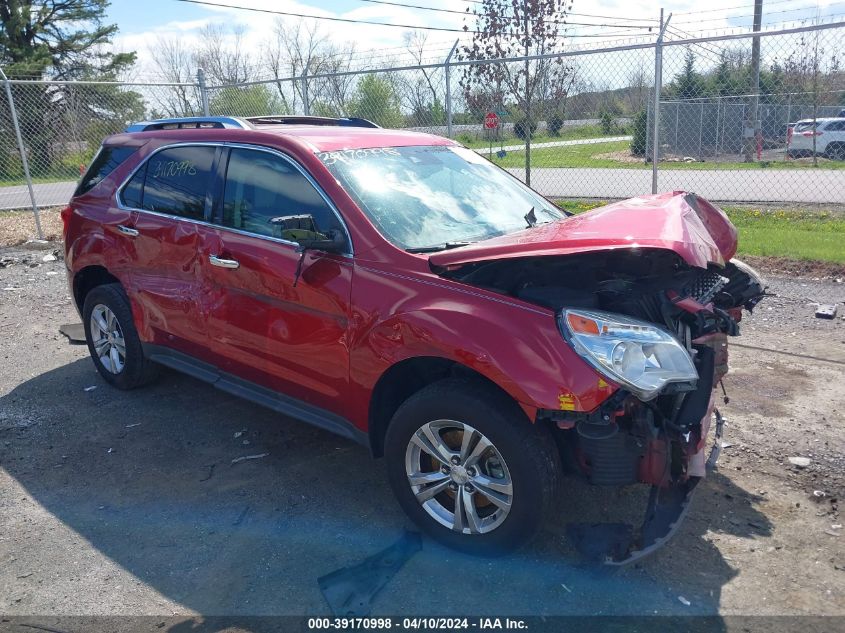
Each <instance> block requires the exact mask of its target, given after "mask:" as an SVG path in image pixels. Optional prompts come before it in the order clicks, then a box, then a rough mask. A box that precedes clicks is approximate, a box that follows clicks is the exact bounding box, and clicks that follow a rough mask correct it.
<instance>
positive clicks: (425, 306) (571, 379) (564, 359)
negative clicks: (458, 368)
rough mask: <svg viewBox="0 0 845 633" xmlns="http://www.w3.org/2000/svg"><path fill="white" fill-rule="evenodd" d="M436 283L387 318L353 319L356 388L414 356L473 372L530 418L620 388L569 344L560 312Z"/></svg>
mask: <svg viewBox="0 0 845 633" xmlns="http://www.w3.org/2000/svg"><path fill="white" fill-rule="evenodd" d="M357 281H360V277H359V278H358V279H357ZM410 281H411V280H410V279H407V278H406V282H410ZM409 285H411V284H409ZM431 285H432V284H430V283H426V284H424V285H423V286H421V287H420V288H419V289H418V290H419V292H414V293H411V292H410V291H409V290H410V289H409V288H405V292H403V293H402V295H403V296H402V298H400V299H399V300H398V301H399V304H398V305H394V306H392V309H391V310H390V312H389V314H390V316H389V317H388V318H386V319H384V320H379V319H378V315H377V314H367V313H358V314H357V315H356V316H355V317H354V318H353V325H352V327H353V334H352V336H351V337H350V343H351V347H350V357H351V383H352V388H353V390H362V391H365V392H367V393H369V392H371V391H372V389H373V388H374V386H375V385H376V383H377V382H378V379H379V378H380V377H381V376H382V374H384V372H385V371H387V370H388V369H389V368H390V367H391V366H393V365H394V364H396V363H399V362H401V361H404V360H407V359H410V358H415V357H437V358H444V359H447V360H450V361H454V362H456V363H460V364H461V365H464V366H466V367H469V368H470V369H472V370H474V371H476V372H478V373H479V374H481V375H482V376H484V377H486V378H487V379H489V380H490V381H492V382H493V383H495V384H496V385H498V386H499V387H500V388H501V389H502V390H504V391H505V392H506V393H508V394H509V395H510V396H511V397H512V398H513V399H514V400H516V401H517V402H518V403H519V404H520V405H521V406H522V408H523V410H525V411H526V413H527V414H528V415H529V417H530V418H531V419H534V417H535V415H536V411H537V409H552V410H567V411H592V410H593V409H595V408H596V407H597V406H598V405H599V404H601V402H603V401H604V400H605V399H606V398H607V397H609V396H610V395H611V394H612V393H613V392H614V391H615V390H616V389H617V386H616V385H613V384H611V383H610V382H609V381H607V380H606V379H603V377H602V376H600V375H599V374H598V373H597V372H596V371H595V370H594V369H593V368H592V367H590V366H589V365H588V364H587V363H586V362H584V361H583V360H582V359H581V358H580V357H579V356H578V355H577V354H576V353H575V352H574V351H573V350H572V348H571V347H569V345H568V344H567V343H566V342H565V341H564V339H563V337H562V336H561V334H560V331H559V330H558V327H557V323H556V318H555V315H554V313H553V312H551V311H549V310H545V309H542V308H538V307H536V306H531V305H528V304H523V303H521V302H518V301H510V300H507V299H506V298H503V297H502V296H501V295H493V294H492V293H486V292H483V291H482V292H478V291H477V289H472V290H470V289H468V288H467V287H466V286H462V285H461V284H458V283H456V282H450V281H445V280H444V281H442V283H437V284H433V285H435V286H437V287H438V288H439V289H432V288H431ZM376 294H378V293H376ZM388 294H389V293H388ZM435 294H436V295H438V296H433V295H435ZM368 295H369V296H374V295H372V294H369V293H368ZM356 306H357V307H361V303H358V304H356ZM362 399H363V398H353V401H361V400H362ZM361 413H362V412H358V415H360V414H361ZM356 417H357V416H356Z"/></svg>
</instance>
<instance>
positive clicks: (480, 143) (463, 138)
mask: <svg viewBox="0 0 845 633" xmlns="http://www.w3.org/2000/svg"><path fill="white" fill-rule="evenodd" d="M626 134H628V132H627V131H626V130H625V129H624V128H619V129H617V130H614V131H613V132H612V133H611V134H605V133H604V132H602V130H601V127H600V126H598V125H578V126H574V127H563V128H561V129H560V134H559V135H557V136H552V135H551V134H547V133H546V132H542V133H539V134H535V135H534V136H533V137H532V138H531V142H532V143H550V142H553V141H576V140H580V139H585V138H602V137H604V136H625V135H626ZM457 140H458V141H459V142H460V143H463V144H464V145H466V146H467V147H472V148H474V149H487V148H489V147H490V141H488V140H486V139H484V138H480V139H478V138H475V137H474V136H473V135H469V134H459V135H458V137H457ZM522 143H525V141H524V140H523V139H521V138H519V137H517V136H506V137H505V138H504V139H502V140H496V141H493V152H496V151H497V150H498V149H499V148H500V147H501V146H503V145H505V146H509V145H520V144H522Z"/></svg>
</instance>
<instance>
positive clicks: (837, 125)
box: [827, 121, 845, 132]
mask: <svg viewBox="0 0 845 633" xmlns="http://www.w3.org/2000/svg"><path fill="white" fill-rule="evenodd" d="M843 130H845V121H832V122H830V123H828V124H827V131H828V132H842V131H843Z"/></svg>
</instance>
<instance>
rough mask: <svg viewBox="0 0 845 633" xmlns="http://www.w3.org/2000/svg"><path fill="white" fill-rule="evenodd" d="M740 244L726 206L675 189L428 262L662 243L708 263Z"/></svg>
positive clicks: (696, 262)
mask: <svg viewBox="0 0 845 633" xmlns="http://www.w3.org/2000/svg"><path fill="white" fill-rule="evenodd" d="M736 246H737V237H736V229H735V228H734V226H733V224H731V222H730V220H728V217H727V216H726V215H725V213H724V211H722V210H721V209H719V208H718V207H716V206H714V205H713V204H711V203H709V202H708V201H707V200H705V199H704V198H701V197H700V196H697V195H695V194H693V193H687V192H684V191H671V192H667V193H661V194H657V195H649V196H641V197H638V198H631V199H629V200H623V201H622V202H616V203H614V204H609V205H607V206H604V207H599V208H598V209H593V210H592V211H589V212H587V213H583V214H581V215H578V216H573V217H570V218H568V219H566V220H561V221H559V222H553V223H551V224H544V225H541V226H537V227H535V228H533V229H526V230H524V231H519V232H517V233H511V234H510V235H503V236H501V237H494V238H492V239H489V240H484V241H483V242H477V243H476V244H471V245H469V246H465V247H462V248H456V249H452V250H448V251H442V252H439V253H434V254H433V255H431V257H430V258H429V262H430V263H431V265H432V266H436V267H441V268H446V269H449V268H455V267H458V266H462V265H464V264H469V263H472V262H482V261H490V260H495V259H506V258H515V257H540V256H551V255H570V254H574V253H586V252H591V251H603V250H613V249H618V248H663V249H668V250H672V251H674V252H676V253H677V254H678V255H680V256H681V257H682V258H683V259H684V260H685V261H686V262H687V263H688V264H690V265H692V266H699V267H701V268H706V267H707V265H708V263H714V264H718V265H720V266H721V265H724V264H725V262H727V261H729V260H730V259H731V258H732V257H733V256H734V254H735V253H736Z"/></svg>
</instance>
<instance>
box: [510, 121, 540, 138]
mask: <svg viewBox="0 0 845 633" xmlns="http://www.w3.org/2000/svg"><path fill="white" fill-rule="evenodd" d="M536 131H537V121H535V120H534V119H530V120H529V119H526V118H525V117H523V118H521V119H517V120H516V121H515V122H514V124H513V133H514V134H515V135H516V136H517V137H519V138H521V139H522V140H527V139H529V138H530V137H532V136H534V133H535V132H536Z"/></svg>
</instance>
